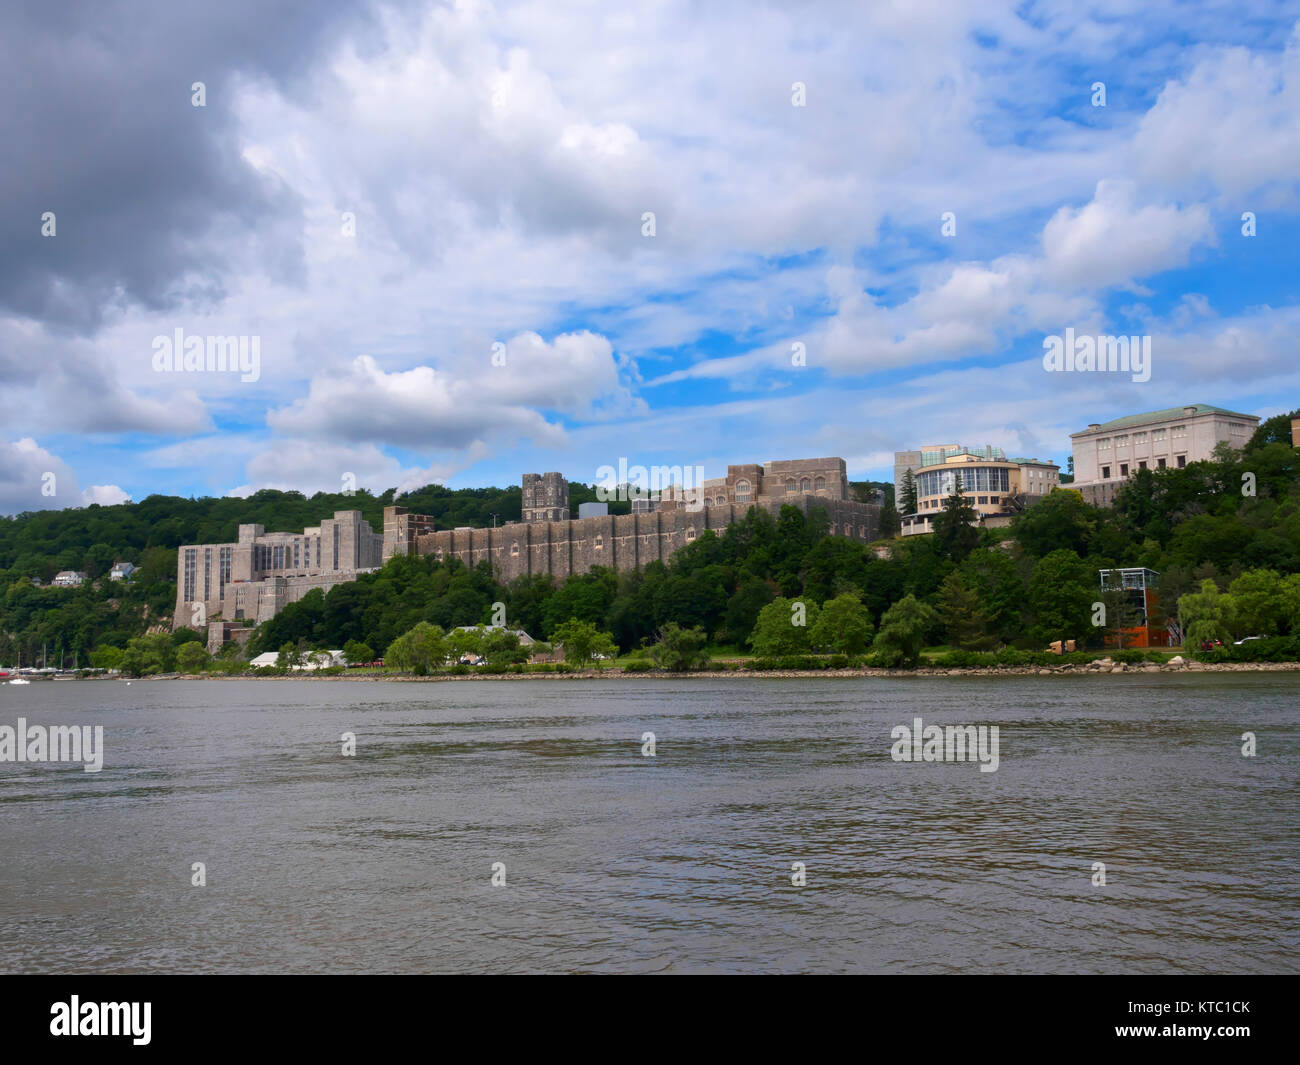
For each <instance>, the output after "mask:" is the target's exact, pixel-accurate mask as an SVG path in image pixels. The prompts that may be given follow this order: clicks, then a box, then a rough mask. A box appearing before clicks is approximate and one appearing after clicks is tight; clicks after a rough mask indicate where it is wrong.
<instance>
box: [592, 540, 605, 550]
mask: <svg viewBox="0 0 1300 1065" xmlns="http://www.w3.org/2000/svg"><path fill="white" fill-rule="evenodd" d="M594 546H595V548H596V550H597V551H604V550H605V538H604V537H603V536H597V537H596V543H595V545H594Z"/></svg>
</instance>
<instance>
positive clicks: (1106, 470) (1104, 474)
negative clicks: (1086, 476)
mask: <svg viewBox="0 0 1300 1065" xmlns="http://www.w3.org/2000/svg"><path fill="white" fill-rule="evenodd" d="M1101 479H1102V480H1103V481H1109V480H1110V467H1109V466H1103V467H1102V468H1101Z"/></svg>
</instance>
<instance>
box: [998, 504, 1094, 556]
mask: <svg viewBox="0 0 1300 1065" xmlns="http://www.w3.org/2000/svg"><path fill="white" fill-rule="evenodd" d="M1096 526H1097V511H1096V509H1095V508H1094V507H1090V506H1088V504H1087V503H1085V502H1084V501H1083V496H1082V495H1080V494H1079V493H1078V492H1077V491H1075V490H1074V489H1070V488H1054V489H1053V490H1052V491H1050V492H1048V493H1047V496H1046V497H1045V498H1044V499H1041V500H1040V501H1039V502H1037V503H1035V504H1034V505H1033V506H1032V507H1030V508H1029V509H1028V510H1026V511H1025V512H1024V513H1023V514H1020V515H1017V517H1016V520H1015V523H1014V524H1013V526H1012V530H1013V533H1014V535H1015V538H1016V540H1017V541H1018V542H1019V544H1020V546H1021V547H1023V548H1024V549H1025V553H1026V554H1028V555H1031V556H1033V557H1034V558H1042V557H1043V556H1045V555H1048V554H1050V553H1051V552H1052V551H1056V550H1061V549H1068V550H1070V551H1073V552H1074V553H1075V554H1077V555H1084V554H1087V552H1088V543H1089V540H1090V539H1091V538H1092V534H1093V531H1094V530H1095V529H1096Z"/></svg>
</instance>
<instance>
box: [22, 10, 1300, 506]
mask: <svg viewBox="0 0 1300 1065" xmlns="http://www.w3.org/2000/svg"><path fill="white" fill-rule="evenodd" d="M863 8H866V10H862V9H863ZM3 18H4V19H7V20H9V22H10V23H11V24H10V25H9V26H7V27H6V29H7V31H8V32H6V33H4V34H3V35H0V39H3V40H4V41H6V42H7V43H6V44H5V45H3V46H2V47H3V48H4V50H5V59H6V63H5V64H3V65H2V66H0V69H3V71H4V72H3V73H0V83H2V82H4V81H12V84H10V85H8V86H7V88H9V89H10V90H11V91H9V92H6V93H4V94H3V98H4V99H5V100H6V101H7V102H6V103H5V104H3V105H0V107H2V108H4V109H5V111H6V114H5V117H4V125H3V127H0V137H3V138H4V142H5V144H6V148H7V151H6V156H7V158H9V159H12V160H15V161H16V163H17V165H15V166H13V167H11V168H8V169H9V170H10V171H11V172H9V173H6V175H5V176H4V177H3V178H2V179H0V226H3V231H2V232H0V237H3V238H4V240H5V246H6V249H7V254H6V262H5V265H4V266H3V268H0V386H2V387H0V513H13V512H17V511H21V510H27V509H35V508H38V507H50V506H59V507H62V506H79V505H83V504H84V503H86V502H91V501H101V502H111V501H115V500H120V499H122V498H127V497H129V498H134V499H141V498H143V497H144V496H146V495H149V494H151V493H155V492H163V493H174V494H182V495H200V494H217V495H221V494H227V493H237V494H245V493H247V492H250V491H253V490H256V489H258V488H262V487H275V488H285V489H289V488H292V489H297V490H301V491H305V492H313V491H316V490H320V489H325V490H337V489H338V488H339V487H341V486H342V484H343V479H344V477H345V476H346V475H348V474H351V475H353V476H354V477H355V478H356V480H357V482H358V483H359V484H361V485H363V486H365V487H368V488H371V489H372V490H376V491H379V490H382V489H384V488H388V487H391V486H399V487H402V488H404V489H411V488H414V487H417V486H419V485H421V484H424V483H428V482H430V481H439V482H442V483H446V484H450V485H452V486H476V485H486V484H498V485H500V484H508V483H517V482H518V480H519V476H520V474H521V473H523V472H525V471H530V470H535V471H544V470H552V469H558V470H561V471H562V472H564V473H565V474H566V475H567V476H568V477H570V478H571V479H577V480H586V481H591V480H593V479H594V478H595V475H596V470H597V469H598V468H599V467H600V466H603V465H613V466H617V465H618V462H619V459H620V458H626V459H627V461H628V463H629V465H635V464H638V463H639V464H644V465H650V464H666V465H682V466H703V467H704V468H705V471H706V475H708V476H718V475H721V474H722V473H724V472H725V467H726V465H727V464H728V463H740V462H762V461H767V460H771V459H780V458H799V457H810V456H820V455H839V456H842V457H843V458H845V459H846V461H847V462H848V466H849V471H850V475H851V476H853V477H854V478H877V479H885V478H888V477H889V476H890V475H891V472H892V452H893V451H894V450H895V449H901V448H905V447H915V446H919V445H921V444H927V443H946V442H959V443H965V444H985V443H992V444H996V445H999V446H1002V447H1004V448H1006V449H1007V451H1008V452H1011V453H1015V454H1023V455H1031V456H1035V457H1039V458H1050V459H1054V460H1056V461H1058V462H1060V463H1061V464H1062V466H1064V465H1065V462H1066V459H1067V457H1068V454H1069V433H1071V432H1074V431H1077V430H1078V429H1081V428H1083V427H1084V426H1086V425H1087V424H1088V423H1089V422H1094V421H1105V420H1107V419H1110V418H1114V417H1118V416H1121V415H1123V414H1127V413H1134V412H1137V411H1142V410H1153V409H1159V408H1163V407H1169V406H1176V405H1182V404H1184V403H1196V402H1200V403H1212V404H1217V405H1220V406H1225V407H1230V408H1233V409H1237V410H1242V411H1246V412H1249V413H1254V414H1258V415H1260V416H1268V415H1270V414H1273V413H1277V412H1279V411H1284V410H1290V409H1293V408H1295V407H1296V406H1300V400H1297V394H1298V390H1297V385H1298V384H1300V370H1298V369H1297V363H1298V361H1300V360H1298V358H1297V345H1296V340H1295V338H1296V336H1297V332H1298V330H1297V326H1300V280H1298V278H1300V273H1298V271H1297V268H1296V262H1297V256H1296V253H1295V250H1294V249H1295V248H1296V247H1297V246H1300V245H1298V244H1297V238H1300V210H1298V207H1300V31H1298V30H1297V24H1298V23H1300V8H1298V7H1297V5H1294V4H1277V5H1263V6H1259V7H1258V8H1257V10H1256V11H1254V12H1253V13H1252V14H1249V15H1243V14H1242V13H1241V12H1240V11H1239V10H1237V9H1234V7H1232V6H1231V5H1227V4H1179V5H1177V6H1176V7H1175V6H1173V5H1166V6H1161V5H1155V6H1153V5H1149V4H1141V3H1136V2H1135V3H1121V2H1110V3H1096V4H1089V3H1068V4H1067V3H1059V4H1057V3H1048V4H992V3H989V4H958V3H953V4H948V3H939V2H934V3H923V2H922V3H909V4H906V5H902V4H899V5H860V4H849V3H845V4H840V3H814V4H808V5H800V6H797V7H791V6H790V5H781V4H772V5H762V4H759V5H752V4H744V5H742V4H734V5H733V4H718V5H708V6H707V8H704V9H701V7H700V6H699V5H693V4H673V3H647V4H644V5H637V4H631V5H620V6H619V8H618V10H617V11H615V10H611V9H609V8H608V6H607V5H601V4H586V3H547V4H545V5H541V4H528V3H521V4H513V3H500V4H492V3H477V2H475V3H470V2H465V3H459V4H455V5H445V4H442V5H430V4H421V3H413V2H412V3H396V4H393V5H391V6H389V5H364V4H362V5H358V4H349V3H331V4H322V5H319V6H315V5H313V7H312V9H311V11H310V12H304V11H301V10H294V9H293V6H292V5H275V4H272V5H267V4H258V3H253V2H252V0H240V2H236V3H232V4H229V5H223V8H222V10H220V11H211V10H204V9H201V8H197V7H196V9H195V10H194V11H193V12H190V11H187V10H185V9H183V8H182V9H181V10H176V9H175V8H174V7H173V6H170V5H163V4H130V5H128V4H122V5H112V4H110V5H106V6H105V8H103V9H99V10H97V11H95V12H90V13H82V14H80V15H78V16H77V17H76V19H74V21H73V23H72V24H71V25H69V24H66V23H65V22H64V21H62V20H58V19H55V18H54V16H52V15H48V14H42V13H41V11H40V10H38V9H32V10H22V11H17V12H9V13H7V14H6V15H5V16H3ZM78 19H79V20H80V21H77V20H78ZM254 40H255V41H257V42H259V43H258V44H257V45H256V46H253V45H250V44H249V42H250V41H254ZM250 49H251V50H250ZM50 56H58V57H60V59H61V63H60V65H59V66H58V68H57V70H56V69H55V67H53V66H52V65H51V64H50V63H49V62H48V60H49V58H50ZM69 71H71V74H69V73H68V72H69ZM69 77H70V78H71V79H72V81H71V83H70V84H69V83H68V78H69ZM200 81H201V82H202V83H203V86H204V100H203V106H202V107H196V106H194V97H193V92H192V86H193V85H194V83H195V82H200ZM1098 82H1100V83H1103V84H1104V90H1105V103H1104V106H1097V105H1096V103H1095V102H1094V101H1095V100H1096V99H1097V90H1096V89H1095V88H1094V86H1095V85H1096V83H1098ZM106 84H107V85H112V86H113V87H114V91H112V92H105V91H103V90H102V86H103V85H106ZM47 211H48V212H53V213H54V214H55V216H56V218H57V231H56V233H55V234H54V235H53V236H42V235H41V227H42V218H43V216H44V213H45V212H47ZM647 212H652V213H653V215H654V232H653V234H652V235H651V234H649V233H648V232H647V227H646V225H645V223H644V221H643V220H644V219H645V217H646V213H647ZM947 212H951V214H952V216H953V218H954V219H955V233H952V234H950V235H949V234H945V233H944V232H943V229H942V225H943V219H944V217H945V214H946V213H947ZM1243 212H1252V213H1253V215H1254V217H1255V227H1256V233H1255V235H1254V236H1246V235H1244V234H1243V232H1242V226H1243V223H1242V215H1243ZM349 218H350V219H351V221H350V222H349V221H348V219H349ZM9 252H12V254H9ZM178 328H179V329H182V330H183V331H184V333H185V334H186V335H189V336H198V337H206V336H243V337H256V338H257V339H258V343H259V345H260V354H261V358H260V364H259V367H258V376H257V380H255V381H241V380H240V379H239V377H238V375H231V374H220V373H206V372H205V373H159V372H158V371H157V370H156V368H155V366H154V363H153V352H154V346H153V345H154V340H155V338H156V337H159V336H168V337H170V336H172V335H173V334H174V331H175V330H176V329H178ZM1066 329H1073V330H1075V332H1076V334H1092V335H1097V334H1111V333H1123V334H1132V335H1145V336H1150V337H1151V342H1152V352H1153V355H1152V362H1153V365H1152V373H1151V377H1150V380H1149V381H1145V382H1136V381H1133V380H1132V379H1131V377H1130V375H1125V374H1096V373H1094V374H1086V375H1079V374H1065V373H1050V372H1048V371H1046V370H1045V369H1044V368H1043V365H1042V353H1043V346H1042V343H1043V338H1044V336H1047V335H1061V334H1064V332H1065V330H1066ZM494 345H499V347H497V348H494ZM494 351H495V352H496V356H495V357H494ZM794 352H801V353H802V362H800V361H799V360H798V359H792V353H794ZM502 355H504V358H502V357H501V356H502ZM51 473H53V474H54V475H55V476H54V478H53V481H54V483H56V484H57V486H58V488H57V490H56V491H55V492H54V493H53V494H52V495H51V494H50V493H49V490H48V488H46V489H45V490H44V491H43V490H42V489H43V486H45V485H48V484H49V483H50V482H51V478H49V477H48V476H47V475H48V474H51Z"/></svg>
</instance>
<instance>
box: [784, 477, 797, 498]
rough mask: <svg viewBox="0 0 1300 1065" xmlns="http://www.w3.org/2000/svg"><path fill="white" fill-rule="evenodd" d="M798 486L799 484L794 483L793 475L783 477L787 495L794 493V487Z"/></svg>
mask: <svg viewBox="0 0 1300 1065" xmlns="http://www.w3.org/2000/svg"><path fill="white" fill-rule="evenodd" d="M798 487H799V486H798V485H797V484H795V482H794V478H793V477H787V478H786V479H785V491H786V494H787V495H794V493H795V489H797V488H798Z"/></svg>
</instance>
